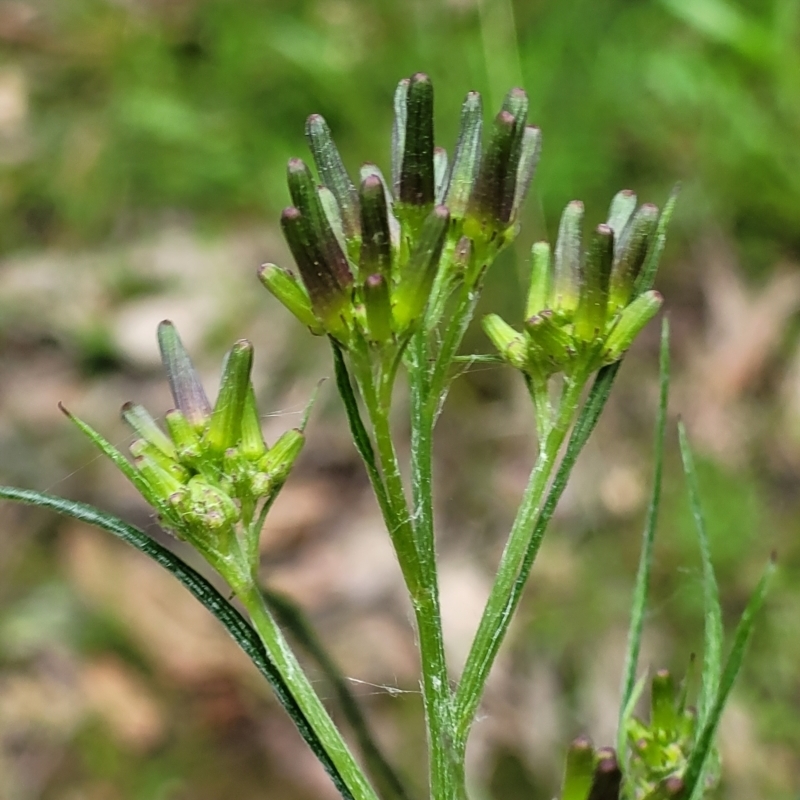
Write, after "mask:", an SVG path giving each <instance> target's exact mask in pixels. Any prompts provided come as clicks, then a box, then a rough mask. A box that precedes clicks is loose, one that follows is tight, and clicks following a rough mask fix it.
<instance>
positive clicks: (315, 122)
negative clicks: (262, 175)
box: [295, 114, 359, 239]
mask: <svg viewBox="0 0 800 800" xmlns="http://www.w3.org/2000/svg"><path fill="white" fill-rule="evenodd" d="M306 139H307V140H308V146H309V148H310V150H311V155H312V156H313V157H314V163H315V164H316V166H317V172H318V173H319V177H320V180H321V181H322V183H323V185H324V186H326V187H327V188H328V189H330V191H331V193H332V194H333V196H334V198H335V199H336V202H337V204H338V206H339V209H340V210H341V218H342V226H343V228H344V233H345V236H346V237H347V238H348V239H350V238H353V237H355V236H357V235H358V233H359V229H358V195H357V193H356V187H355V186H354V185H353V182H352V181H351V180H350V176H349V175H348V174H347V170H346V169H345V167H344V163H343V162H342V157H341V155H339V150H338V149H337V148H336V145H335V144H334V141H333V137H332V136H331V131H330V128H329V127H328V124H327V122H325V119H324V118H323V117H321V116H320V115H319V114H312V115H311V116H310V117H309V118H308V119H307V120H306ZM295 205H297V203H295Z"/></svg>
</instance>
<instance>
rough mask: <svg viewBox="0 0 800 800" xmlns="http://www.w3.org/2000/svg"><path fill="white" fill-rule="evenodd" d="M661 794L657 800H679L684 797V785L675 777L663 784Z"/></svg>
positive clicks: (660, 789)
mask: <svg viewBox="0 0 800 800" xmlns="http://www.w3.org/2000/svg"><path fill="white" fill-rule="evenodd" d="M658 788H659V791H660V792H661V794H660V795H659V796H658V797H657V798H655V800H661V798H663V799H664V800H670V798H677V797H681V796H682V795H683V788H684V783H683V780H682V779H681V778H679V777H678V776H677V775H673V776H671V777H669V778H667V779H666V780H664V781H663V782H662V783H661V786H659V787H658Z"/></svg>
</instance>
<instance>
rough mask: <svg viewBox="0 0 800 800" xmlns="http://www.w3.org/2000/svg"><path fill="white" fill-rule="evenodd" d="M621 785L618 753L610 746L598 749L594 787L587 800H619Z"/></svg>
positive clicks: (593, 780)
mask: <svg viewBox="0 0 800 800" xmlns="http://www.w3.org/2000/svg"><path fill="white" fill-rule="evenodd" d="M621 786H622V771H621V770H620V768H619V764H618V763H617V756H616V754H615V753H614V751H613V750H611V749H610V748H604V749H603V750H598V752H597V764H596V766H595V768H594V778H593V779H592V788H591V789H590V791H589V796H588V798H587V800H619V791H620V788H621Z"/></svg>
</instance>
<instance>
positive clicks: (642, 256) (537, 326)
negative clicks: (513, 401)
mask: <svg viewBox="0 0 800 800" xmlns="http://www.w3.org/2000/svg"><path fill="white" fill-rule="evenodd" d="M658 220H659V212H658V208H656V206H654V205H651V204H649V203H647V204H644V205H642V206H640V207H639V208H638V209H637V208H636V195H635V194H634V193H633V192H631V191H628V190H624V191H621V192H619V193H618V194H617V195H616V196H615V197H614V200H613V201H612V203H611V208H610V210H609V214H608V220H607V221H606V222H605V223H604V224H601V225H598V226H597V228H596V229H595V230H594V233H593V234H592V237H591V241H590V243H589V247H588V248H587V250H586V251H585V252H584V251H583V248H582V245H581V238H582V236H581V229H582V223H583V204H582V203H581V202H579V201H573V202H571V203H569V205H568V206H567V207H566V209H565V210H564V213H563V215H562V217H561V224H560V226H559V230H558V239H557V241H556V247H555V253H553V254H552V255H551V248H550V245H549V244H548V243H547V242H537V243H536V244H534V246H533V248H532V252H531V280H530V287H529V290H528V297H527V303H526V308H525V323H524V330H523V331H522V332H519V331H517V330H515V329H514V328H512V327H511V326H510V325H509V324H508V323H506V322H505V321H504V320H503V319H502V318H501V317H499V316H498V315H497V314H490V315H489V316H487V317H486V318H485V319H484V320H483V326H484V330H485V331H486V334H487V336H488V337H489V338H490V339H491V341H492V343H493V344H494V345H495V347H497V349H498V350H499V352H500V354H501V355H502V357H503V358H504V359H505V360H506V361H508V362H509V363H510V364H512V365H513V366H514V367H516V368H517V369H520V370H522V371H524V372H525V373H527V374H529V375H531V376H533V377H538V378H545V379H546V378H548V377H549V376H551V375H554V374H555V373H558V372H564V373H566V374H569V373H570V372H571V371H572V370H574V369H575V368H576V367H577V366H580V367H581V368H584V369H588V370H589V371H592V370H595V369H598V368H600V367H601V366H604V365H606V364H612V363H613V362H614V361H618V360H619V359H620V358H621V357H622V356H623V355H624V353H625V351H626V350H627V349H628V348H629V347H630V345H631V343H632V342H633V340H634V339H635V338H636V336H637V335H638V334H639V332H640V331H641V330H642V328H643V327H644V326H645V325H646V324H647V323H648V322H649V321H650V319H652V317H653V316H654V315H655V314H656V312H657V311H658V309H659V308H660V307H661V302H662V298H661V295H660V294H659V293H658V292H655V291H652V290H649V291H645V292H643V293H641V294H636V291H635V287H636V283H637V278H638V277H639V275H640V273H641V271H642V267H643V266H644V264H645V261H646V259H647V257H648V253H649V252H650V249H651V247H653V246H654V243H655V241H656V230H657V226H658Z"/></svg>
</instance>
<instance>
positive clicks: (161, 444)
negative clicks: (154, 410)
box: [122, 402, 175, 458]
mask: <svg viewBox="0 0 800 800" xmlns="http://www.w3.org/2000/svg"><path fill="white" fill-rule="evenodd" d="M122 418H123V419H124V420H125V422H127V423H128V425H130V426H131V428H133V430H134V431H135V432H136V433H138V434H139V436H141V437H142V439H144V440H146V441H148V442H150V444H152V445H153V446H155V447H156V448H157V449H158V450H160V451H161V452H162V453H163V454H164V455H165V456H167V458H175V446H174V445H173V444H172V442H171V441H170V440H169V437H168V436H167V435H166V434H165V433H164V431H162V430H161V428H159V427H158V424H157V423H156V421H155V420H154V419H153V418H152V417H151V416H150V414H149V412H148V411H147V409H146V408H145V407H144V406H140V405H139V404H138V403H130V402H128V403H125V405H123V406H122Z"/></svg>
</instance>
